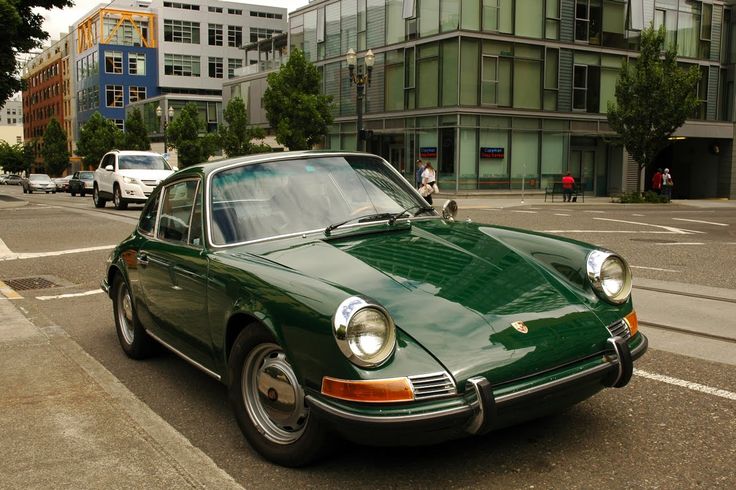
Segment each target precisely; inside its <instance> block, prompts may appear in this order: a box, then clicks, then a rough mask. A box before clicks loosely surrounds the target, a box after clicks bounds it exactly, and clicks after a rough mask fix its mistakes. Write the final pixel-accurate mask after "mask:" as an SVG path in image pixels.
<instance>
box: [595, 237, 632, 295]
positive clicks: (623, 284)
mask: <svg viewBox="0 0 736 490" xmlns="http://www.w3.org/2000/svg"><path fill="white" fill-rule="evenodd" d="M610 266H613V267H616V266H619V271H620V273H621V280H620V286H619V287H617V288H616V290H615V291H611V289H610V287H608V284H609V282H610V280H611V279H610V278H609V277H606V276H607V273H606V270H607V269H608V268H609V267H610ZM586 267H587V271H588V279H589V280H590V284H591V286H592V287H593V290H594V291H595V293H596V294H597V295H598V297H600V298H601V299H603V300H604V301H607V302H609V303H612V304H614V305H620V304H622V303H625V302H626V301H628V299H629V297H630V296H631V288H632V276H631V269H630V268H629V264H628V263H627V262H626V260H624V258H623V257H621V256H620V255H618V254H615V253H613V252H610V251H608V250H592V251H591V252H590V253H589V254H588V258H587V260H586Z"/></svg>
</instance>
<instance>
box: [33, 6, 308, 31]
mask: <svg viewBox="0 0 736 490" xmlns="http://www.w3.org/2000/svg"><path fill="white" fill-rule="evenodd" d="M229 1H231V2H236V3H249V4H251V5H270V6H273V7H283V8H286V10H287V11H288V12H292V11H294V10H296V9H298V8H299V7H303V6H304V5H306V4H307V3H309V0H244V1H241V0H229ZM108 2H109V0H108V1H105V0H76V1H75V2H74V4H75V5H74V7H71V8H66V9H63V10H61V9H51V10H45V9H38V10H37V11H38V12H39V13H41V14H42V15H43V16H44V18H45V19H46V21H45V22H44V24H43V28H44V30H45V31H47V32H48V33H49V35H50V36H51V38H50V39H59V34H60V33H61V32H67V31H68V30H69V26H70V25H72V24H73V23H74V22H76V21H77V20H78V19H79V18H80V17H82V16H83V15H84V14H86V13H87V12H89V11H90V10H92V9H93V8H94V7H96V6H97V5H100V4H107V3H108Z"/></svg>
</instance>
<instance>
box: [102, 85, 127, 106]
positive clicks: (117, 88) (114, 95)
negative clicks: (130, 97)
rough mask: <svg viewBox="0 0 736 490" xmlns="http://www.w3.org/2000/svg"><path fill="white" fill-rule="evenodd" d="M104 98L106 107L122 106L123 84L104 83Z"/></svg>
mask: <svg viewBox="0 0 736 490" xmlns="http://www.w3.org/2000/svg"><path fill="white" fill-rule="evenodd" d="M105 98H106V105H107V107H124V106H125V103H124V101H123V86H122V85H105Z"/></svg>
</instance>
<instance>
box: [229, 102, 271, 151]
mask: <svg viewBox="0 0 736 490" xmlns="http://www.w3.org/2000/svg"><path fill="white" fill-rule="evenodd" d="M223 118H224V119H225V122H226V123H227V124H223V125H222V126H220V130H219V134H220V146H221V147H222V149H223V150H224V151H225V154H227V156H229V157H237V156H240V155H250V154H253V153H262V152H264V151H271V147H269V146H268V145H263V144H254V143H252V141H253V140H254V139H263V137H264V131H263V129H261V128H258V127H252V126H248V113H247V112H246V110H245V104H244V103H243V99H241V98H240V97H233V98H232V99H230V101H229V102H228V103H227V107H226V108H225V112H224V114H223ZM264 147H265V148H264Z"/></svg>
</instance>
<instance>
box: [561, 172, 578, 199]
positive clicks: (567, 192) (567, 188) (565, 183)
mask: <svg viewBox="0 0 736 490" xmlns="http://www.w3.org/2000/svg"><path fill="white" fill-rule="evenodd" d="M574 188H575V179H574V178H573V176H572V175H570V172H567V173H566V174H565V176H564V177H562V202H572V191H573V189H574Z"/></svg>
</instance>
